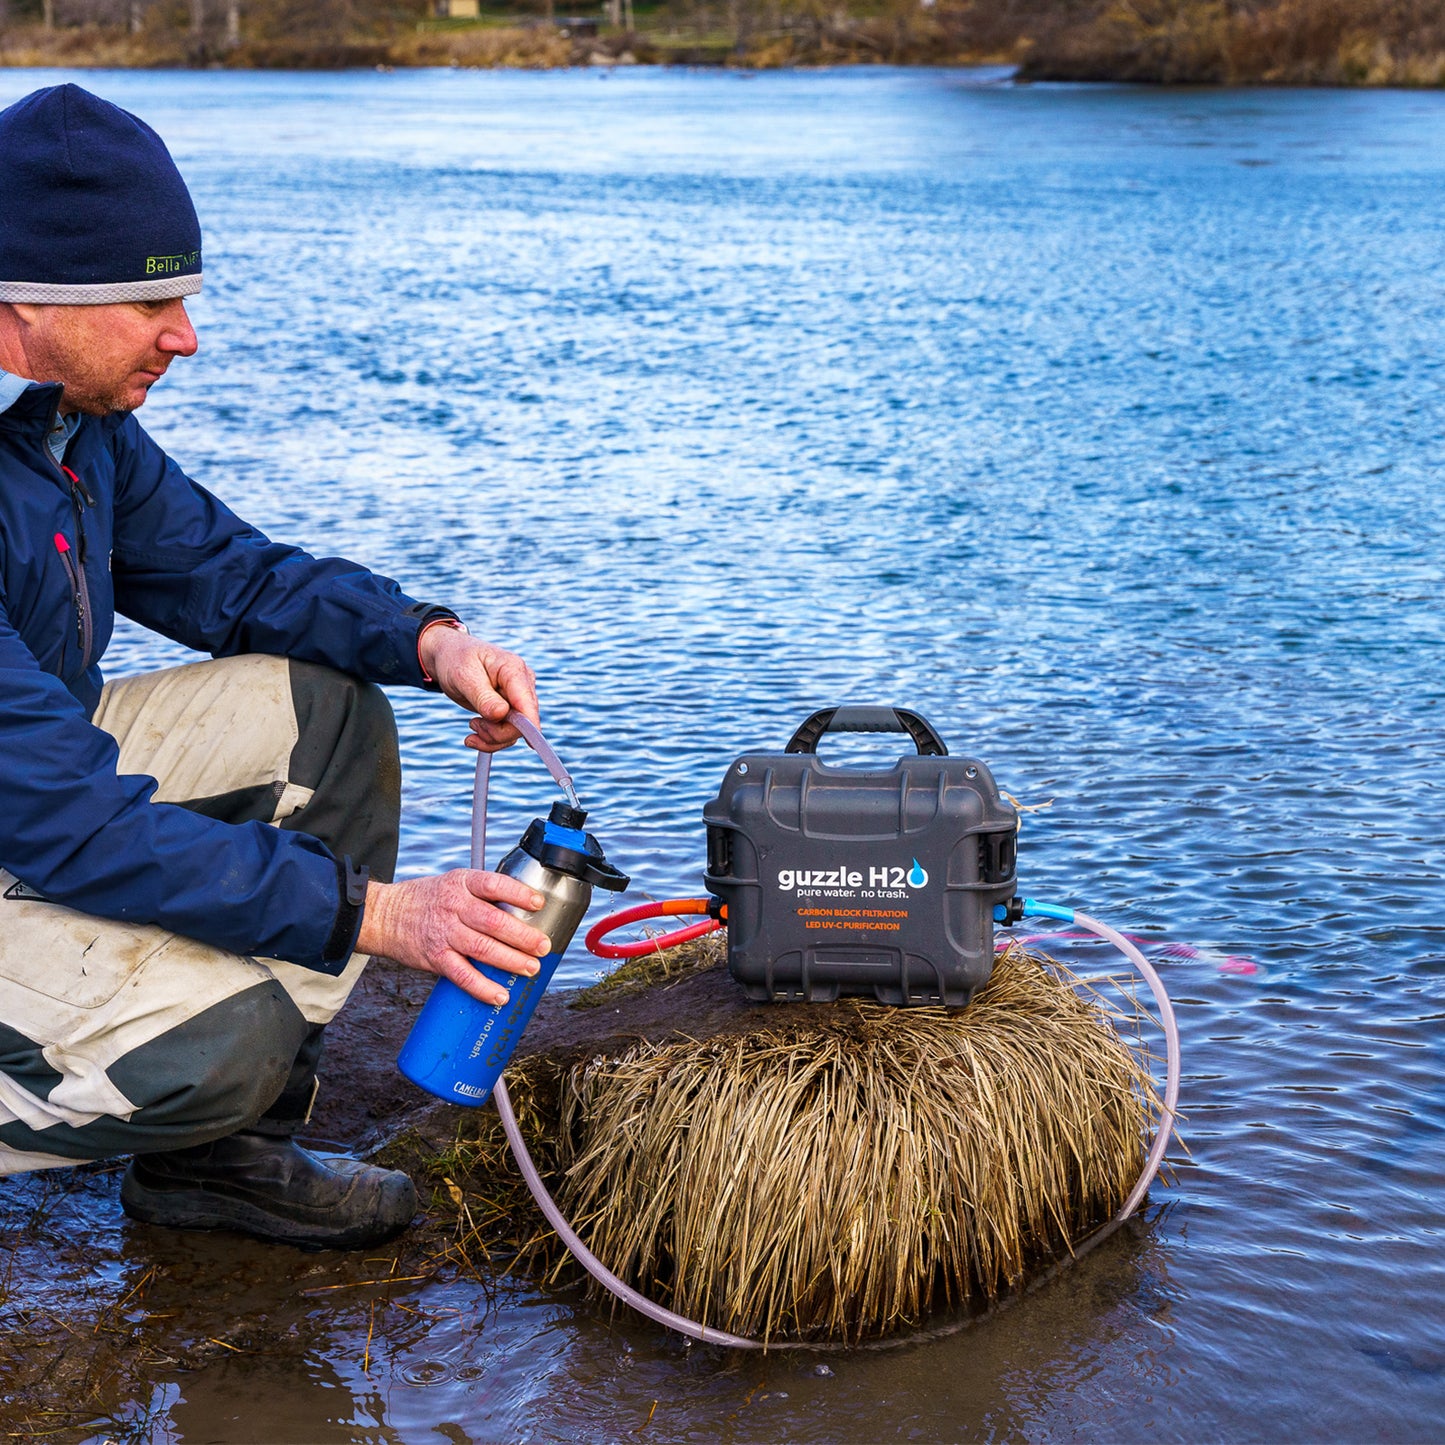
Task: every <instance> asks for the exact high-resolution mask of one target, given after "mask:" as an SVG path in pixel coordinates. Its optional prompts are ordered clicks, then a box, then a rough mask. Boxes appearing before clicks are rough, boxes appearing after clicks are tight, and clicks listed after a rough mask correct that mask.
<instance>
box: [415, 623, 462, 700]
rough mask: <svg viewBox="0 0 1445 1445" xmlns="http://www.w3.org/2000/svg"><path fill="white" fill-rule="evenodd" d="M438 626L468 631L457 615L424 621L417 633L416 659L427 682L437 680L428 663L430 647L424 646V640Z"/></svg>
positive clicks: (455, 630)
mask: <svg viewBox="0 0 1445 1445" xmlns="http://www.w3.org/2000/svg"><path fill="white" fill-rule="evenodd" d="M438 627H445V628H447V629H449V630H450V631H453V632H466V631H467V625H466V623H465V622H463V621H461V619H460V618H457V617H433V618H432V619H431V621H430V622H423V623H422V626H421V631H420V632H418V633H417V635H416V661H417V666H418V667H420V668H421V675H422V677H423V678H425V679H426V681H427V682H429V683H433V684H434V683H435V682H436V678H435V677H434V676H433V675H432V670H431V668H429V667H428V666H427V665H426V662H427V660H426V653H427V651H428V650H429V649H425V648H423V646H422V641H423V639H424V638H425V637H426V635H427V633H429V632H432V631H434V630H435V629H436V628H438ZM468 635H470V634H468Z"/></svg>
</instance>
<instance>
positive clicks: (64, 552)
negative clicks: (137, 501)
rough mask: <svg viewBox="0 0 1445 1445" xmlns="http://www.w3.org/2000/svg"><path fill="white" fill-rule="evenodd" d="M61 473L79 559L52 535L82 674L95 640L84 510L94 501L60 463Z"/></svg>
mask: <svg viewBox="0 0 1445 1445" xmlns="http://www.w3.org/2000/svg"><path fill="white" fill-rule="evenodd" d="M60 470H61V471H62V472H64V473H65V477H66V480H67V481H68V482H69V483H70V505H71V506H72V507H73V508H74V510H75V543H76V548H77V550H78V552H79V557H78V558H75V557H72V556H71V554H70V544H69V543H68V542H67V541H66V540H65V538H64V536H63V535H62V534H61V533H59V532H57V533H56V534H55V550H56V551H57V552H59V553H60V560H61V561H62V562H63V563H64V564H65V571H66V573H67V575H68V576H69V578H70V585H71V588H72V590H73V592H74V594H75V630H76V635H77V636H78V637H79V639H80V670H81V671H82V672H84V671H85V670H86V668H88V667H89V666H90V653H91V644H92V642H93V641H94V637H95V633H94V628H93V626H92V623H91V616H90V587H89V585H88V584H87V582H86V580H85V507H86V506H87V505H89V506H92V507H93V506H94V505H95V498H94V497H92V496H91V495H90V493H89V492H88V491H87V490H86V487H85V483H84V482H82V481H81V480H80V478H79V477H78V476H76V474H75V473H74V472H73V471H71V470H70V468H69V467H67V466H66V465H65V464H64V463H63V462H62V463H60Z"/></svg>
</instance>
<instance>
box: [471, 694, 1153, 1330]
mask: <svg viewBox="0 0 1445 1445" xmlns="http://www.w3.org/2000/svg"><path fill="white" fill-rule="evenodd" d="M508 721H509V722H512V723H514V724H515V725H516V726H517V728H518V729H519V731H521V733H522V735H523V737H525V738H526V740H527V741H528V742H529V743H530V744H531V745H532V746H533V747H534V748H536V749H537V752H538V753H539V755H540V756H541V757H542V758H543V760H544V761H545V762H546V763H547V766H548V769H549V770H550V771H551V773H552V776H553V777H554V778H555V779H556V780H557V782H558V784H559V785H560V786H562V787H563V788H564V789H565V790H566V791H567V793H568V794H569V797H570V799H571V800H572V801H574V802H575V800H576V796H577V795H576V793H575V792H574V791H573V789H572V780H571V778H569V777H568V776H567V773H566V770H565V769H564V768H563V767H562V764H561V762H560V761H558V759H557V755H556V753H554V752H553V751H552V749H551V748H550V747H548V746H547V744H546V742H545V739H543V738H542V735H541V734H540V733H539V732H538V731H537V729H536V728H535V727H534V726H533V725H532V724H531V723H527V726H526V727H523V726H522V724H523V723H524V722H526V719H525V718H519V717H518V715H517V714H516V713H513V714H511V716H510V717H509V719H508ZM538 743H541V747H539V746H538ZM544 748H545V752H544V751H543V749H544ZM490 769H491V754H490V753H482V754H480V755H479V756H478V758H477V777H476V784H475V788H474V790H473V795H472V867H473V868H485V867H486V862H485V856H484V855H485V852H486V839H487V781H488V777H489V774H490ZM564 780H565V781H564ZM1024 912H1025V914H1034V915H1035V916H1037V917H1042V918H1059V919H1063V920H1064V921H1065V922H1070V923H1077V924H1078V925H1079V926H1080V927H1081V928H1087V929H1088V930H1089V931H1090V932H1092V933H1095V934H1097V935H1098V936H1099V937H1100V938H1103V939H1106V940H1107V941H1108V942H1109V943H1112V944H1113V945H1114V947H1115V948H1117V949H1118V950H1119V951H1120V952H1121V953H1122V954H1123V955H1124V956H1125V957H1126V958H1127V959H1128V960H1129V962H1130V963H1132V964H1133V965H1134V967H1135V968H1136V969H1138V971H1139V974H1140V976H1141V977H1142V978H1143V980H1144V982H1145V983H1146V984H1148V985H1149V991H1150V992H1151V993H1152V994H1153V995H1154V999H1155V1002H1156V1003H1157V1004H1158V1005H1159V1021H1160V1025H1161V1026H1162V1028H1163V1029H1164V1036H1165V1039H1166V1041H1167V1045H1168V1070H1167V1079H1166V1083H1165V1088H1164V1110H1163V1113H1162V1115H1161V1117H1160V1119H1159V1125H1158V1128H1157V1129H1156V1131H1155V1135H1154V1142H1153V1145H1152V1146H1151V1147H1150V1149H1149V1153H1148V1155H1147V1156H1146V1157H1145V1160H1144V1169H1143V1172H1142V1173H1141V1174H1140V1176H1139V1181H1138V1183H1137V1184H1135V1186H1134V1188H1133V1190H1132V1191H1131V1192H1130V1194H1129V1197H1128V1198H1127V1199H1126V1200H1125V1201H1124V1206H1123V1208H1122V1209H1120V1210H1119V1212H1118V1213H1117V1214H1116V1215H1115V1216H1114V1217H1113V1219H1111V1220H1110V1221H1109V1222H1108V1224H1106V1225H1104V1227H1103V1228H1102V1229H1099V1230H1096V1231H1095V1232H1094V1233H1093V1234H1091V1235H1090V1236H1089V1237H1088V1238H1087V1239H1086V1240H1084V1242H1083V1243H1082V1244H1081V1245H1080V1246H1079V1247H1078V1248H1077V1249H1076V1250H1074V1258H1076V1259H1077V1258H1078V1257H1079V1256H1080V1255H1082V1254H1085V1253H1087V1251H1089V1250H1090V1249H1092V1248H1093V1247H1094V1246H1095V1245H1096V1244H1099V1243H1100V1242H1102V1241H1103V1240H1104V1239H1107V1238H1108V1237H1109V1235H1111V1234H1113V1233H1114V1231H1115V1230H1117V1229H1118V1228H1119V1227H1120V1225H1122V1224H1123V1223H1124V1221H1125V1220H1126V1219H1128V1218H1129V1216H1130V1215H1131V1214H1133V1213H1134V1211H1135V1210H1136V1209H1137V1208H1138V1207H1139V1203H1140V1201H1141V1200H1142V1199H1143V1198H1144V1195H1145V1194H1146V1193H1147V1192H1148V1190H1149V1185H1150V1184H1151V1183H1152V1182H1153V1180H1154V1176H1155V1175H1156V1174H1157V1173H1158V1172H1159V1167H1160V1165H1161V1164H1162V1163H1163V1162H1164V1153H1165V1151H1166V1150H1167V1149H1168V1147H1169V1138H1170V1135H1171V1134H1172V1133H1173V1130H1174V1117H1175V1113H1174V1111H1175V1108H1176V1106H1177V1104H1178V1102H1179V1075H1180V1052H1179V1030H1178V1027H1177V1025H1176V1024H1175V1020H1174V1009H1173V1007H1172V1006H1171V1004H1170V1002H1169V995H1168V994H1167V993H1165V991H1164V984H1163V982H1162V981H1161V980H1160V978H1159V975H1158V974H1157V973H1155V972H1154V970H1153V968H1151V967H1150V965H1149V961H1148V960H1147V959H1146V958H1145V957H1144V955H1143V954H1142V953H1141V952H1140V951H1139V950H1138V948H1136V947H1135V946H1134V944H1132V943H1131V942H1130V941H1129V940H1128V939H1127V938H1125V937H1124V935H1123V934H1122V933H1120V932H1118V930H1117V929H1114V928H1110V927H1109V925H1108V924H1107V923H1100V922H1099V921H1098V920H1097V919H1095V918H1090V917H1089V916H1088V914H1085V913H1077V912H1075V911H1074V910H1072V909H1068V908H1060V907H1058V906H1057V905H1054V904H1048V903H1035V902H1034V901H1033V900H1032V899H1026V900H1025V901H1024ZM492 1099H493V1101H494V1102H495V1103H496V1106H497V1113H498V1114H499V1115H500V1116H501V1120H502V1129H503V1131H504V1132H505V1133H506V1136H507V1143H508V1145H509V1146H510V1147H511V1150H512V1156H513V1158H515V1159H516V1161H517V1167H518V1168H519V1169H520V1170H521V1171H522V1178H523V1179H525V1180H526V1181H527V1188H528V1189H529V1190H531V1192H532V1198H533V1199H535V1200H536V1201H537V1207H538V1208H539V1209H540V1210H541V1211H542V1213H543V1214H544V1215H545V1216H546V1218H547V1222H548V1223H549V1224H550V1225H551V1226H552V1228H553V1229H555V1230H556V1231H557V1237H558V1238H559V1239H561V1241H562V1243H563V1244H565V1245H566V1246H567V1248H568V1249H569V1250H571V1251H572V1254H573V1255H574V1256H575V1257H576V1259H577V1261H578V1263H580V1264H581V1265H582V1267H583V1268H584V1269H585V1270H586V1271H587V1273H588V1274H590V1275H591V1276H592V1278H593V1279H595V1280H596V1281H597V1283H598V1284H600V1285H601V1286H602V1287H603V1288H604V1289H605V1290H607V1291H608V1292H609V1293H611V1294H612V1295H613V1296H615V1297H616V1298H617V1299H620V1300H621V1301H622V1302H623V1304H626V1305H630V1306H631V1307H632V1308H633V1309H635V1310H636V1311H637V1312H638V1313H639V1314H643V1315H646V1316H647V1318H648V1319H650V1320H653V1321H655V1322H656V1323H657V1324H660V1325H662V1326H664V1327H665V1328H666V1329H670V1330H676V1331H677V1332H678V1333H679V1334H683V1335H689V1336H691V1337H692V1338H693V1339H695V1340H701V1341H702V1342H703V1343H704V1344H709V1345H726V1346H727V1347H728V1348H729V1349H734V1350H762V1349H768V1348H773V1349H798V1348H804V1349H818V1348H820V1347H819V1346H818V1345H816V1344H811V1345H802V1346H800V1345H798V1344H795V1343H789V1342H779V1343H777V1344H775V1345H772V1346H771V1347H770V1346H768V1345H767V1344H766V1343H764V1342H763V1341H762V1340H750V1339H747V1338H746V1337H745V1336H743V1335H733V1334H729V1333H728V1332H727V1331H726V1330H716V1329H713V1328H711V1327H710V1326H708V1325H704V1324H701V1323H699V1322H698V1321H697V1320H690V1319H688V1318H686V1316H684V1315H679V1314H674V1313H673V1312H672V1311H671V1310H669V1309H664V1308H663V1307H662V1306H661V1305H659V1304H655V1303H654V1302H653V1301H652V1300H650V1299H648V1298H647V1297H646V1296H645V1295H642V1294H639V1293H638V1292H637V1291H636V1290H635V1289H633V1288H632V1286H631V1285H629V1284H627V1283H625V1282H624V1281H623V1280H621V1279H619V1278H618V1277H617V1276H616V1275H615V1274H613V1273H612V1271H611V1270H610V1269H608V1268H607V1266H606V1265H605V1264H603V1263H602V1261H601V1260H600V1259H598V1258H597V1256H596V1255H595V1254H593V1253H592V1251H591V1250H590V1249H588V1248H587V1246H586V1245H585V1244H583V1242H582V1241H581V1240H580V1239H579V1238H578V1237H577V1233H576V1231H575V1230H574V1229H573V1228H572V1226H571V1225H570V1224H569V1223H568V1222H567V1218H566V1216H565V1215H564V1214H563V1213H562V1211H561V1210H560V1209H559V1208H558V1207H557V1204H556V1201H555V1200H554V1199H553V1198H552V1196H551V1195H550V1194H549V1193H548V1192H547V1186H546V1185H545V1184H543V1182H542V1176H541V1175H540V1174H538V1172H537V1166H536V1165H535V1164H534V1163H533V1162H532V1156H531V1154H529V1153H528V1152H527V1142H526V1140H525V1139H523V1138H522V1131H521V1129H520V1128H519V1127H518V1125H517V1117H516V1115H515V1114H514V1113H513V1112H512V1101H511V1099H510V1098H509V1097H508V1095H507V1084H506V1079H505V1078H500V1079H498V1080H497V1083H496V1087H495V1088H494V1089H493V1090H492ZM837 1348H842V1346H838V1347H837Z"/></svg>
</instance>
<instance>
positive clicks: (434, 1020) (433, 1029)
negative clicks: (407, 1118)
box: [397, 805, 627, 1106]
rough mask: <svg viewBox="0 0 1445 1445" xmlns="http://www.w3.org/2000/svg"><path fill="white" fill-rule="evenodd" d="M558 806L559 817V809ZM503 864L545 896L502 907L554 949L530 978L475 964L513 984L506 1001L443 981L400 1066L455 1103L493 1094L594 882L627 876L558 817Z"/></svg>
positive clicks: (612, 882)
mask: <svg viewBox="0 0 1445 1445" xmlns="http://www.w3.org/2000/svg"><path fill="white" fill-rule="evenodd" d="M560 806H561V805H559V807H560ZM569 811H579V810H569ZM553 812H554V818H555V815H556V813H557V809H554V810H553ZM581 816H582V817H585V816H586V815H585V814H582V815H581ZM538 854H541V857H538V856H537V855H538ZM579 858H580V859H581V860H582V861H581V862H578V861H577V860H578V859H579ZM544 859H545V860H546V861H543V860H544ZM552 864H558V865H560V866H551V865H552ZM564 869H565V870H566V871H563V870H564ZM497 871H498V872H499V873H505V874H507V875H508V876H509V877H512V878H516V879H518V880H520V881H521V882H523V883H526V884H528V885H529V886H530V887H532V888H535V889H536V890H537V892H538V893H540V894H541V895H542V896H543V898H544V899H545V900H546V901H545V903H544V904H543V905H542V907H541V908H539V909H538V910H537V911H536V912H535V913H527V912H525V911H524V910H522V909H519V908H513V907H511V906H510V905H508V904H499V905H498V906H499V907H501V908H504V909H505V910H506V911H507V912H509V913H515V914H517V915H518V916H519V917H521V918H525V919H526V920H527V922H528V923H530V924H532V925H533V926H534V927H535V928H540V929H541V930H542V932H543V933H545V934H546V935H547V937H548V938H550V939H551V940H552V952H551V953H549V954H548V955H547V956H546V957H545V958H544V959H542V960H541V967H540V968H539V969H538V971H537V973H536V974H535V975H534V976H533V977H531V978H524V977H523V976H522V975H520V974H515V973H507V972H505V971H504V970H503V969H499V968H493V967H492V966H491V965H489V964H477V965H476V967H477V968H479V969H480V970H481V972H482V973H484V974H485V975H486V976H487V977H488V978H489V979H491V980H492V981H493V982H495V983H498V984H500V985H501V986H502V987H503V988H505V989H506V990H507V994H508V998H507V1002H506V1003H504V1004H502V1005H501V1006H500V1007H496V1006H494V1005H492V1004H484V1003H482V1002H480V1001H479V1000H478V999H474V998H473V997H472V996H471V995H470V994H468V993H466V992H464V991H463V990H462V989H460V988H458V987H457V986H456V985H455V984H454V983H452V982H451V981H450V980H449V979H444V978H440V979H438V980H437V982H436V984H435V986H434V987H433V988H432V992H431V996H430V997H429V998H428V999H427V1001H426V1003H425V1004H424V1005H423V1007H422V1010H421V1012H420V1013H419V1014H418V1015H417V1020H416V1023H414V1024H413V1025H412V1029H411V1032H410V1034H408V1035H407V1039H406V1043H405V1044H403V1045H402V1050H401V1053H400V1055H399V1056H398V1058H397V1066H398V1067H399V1068H400V1069H401V1071H402V1073H403V1074H405V1075H406V1076H407V1078H409V1079H410V1080H411V1081H412V1083H414V1084H417V1085H419V1086H420V1087H421V1088H423V1089H425V1090H426V1091H427V1092H428V1093H431V1094H435V1095H436V1096H437V1098H439V1099H445V1100H446V1101H447V1102H448V1103H452V1104H470V1105H473V1106H475V1105H480V1104H485V1103H486V1101H487V1100H488V1099H489V1098H490V1097H491V1093H492V1089H493V1088H494V1087H495V1085H496V1082H497V1080H498V1079H499V1078H500V1077H501V1075H502V1071H503V1070H504V1069H505V1068H506V1066H507V1063H508V1061H509V1060H510V1059H511V1057H512V1053H513V1051H514V1050H515V1049H516V1047H517V1044H518V1042H519V1041H520V1040H521V1037H522V1032H523V1030H524V1029H525V1028H526V1027H527V1023H528V1020H530V1019H531V1017H532V1014H533V1013H534V1012H535V1010H536V1007H537V1004H538V1003H539V1001H540V1000H541V997H542V995H543V993H545V992H546V989H547V985H548V984H549V983H550V982H551V981H552V975H553V974H554V973H556V971H557V965H558V964H559V963H560V962H561V961H562V956H563V954H564V953H565V952H566V951H567V945H568V944H569V943H570V942H571V941H572V936H573V934H575V933H576V931H577V927H578V925H579V924H580V923H581V922H582V918H583V915H584V914H585V913H586V912H587V905H588V904H589V903H590V902H591V899H592V884H593V883H594V882H597V883H600V884H601V885H602V886H604V887H607V888H613V889H616V888H619V887H625V886H626V883H627V880H626V878H625V877H623V875H621V874H620V873H617V872H616V870H615V869H612V868H611V866H610V865H609V864H607V862H606V860H605V859H603V858H602V853H601V849H600V848H598V847H597V844H596V842H595V840H593V839H592V838H591V837H590V835H587V834H584V833H582V832H581V831H580V829H576V828H568V827H562V826H559V825H558V824H557V823H556V822H555V821H552V820H549V821H548V822H547V823H546V824H545V825H544V824H543V823H542V822H541V820H540V819H539V820H537V821H536V822H535V823H534V824H533V825H532V827H531V828H529V829H528V830H527V835H526V837H525V838H524V839H523V841H522V844H521V846H520V847H517V848H514V849H513V850H512V851H511V852H510V853H508V854H507V856H506V857H505V858H504V859H503V860H502V862H501V863H500V865H499V866H498V868H497ZM579 874H580V875H582V876H578V875H579Z"/></svg>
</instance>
